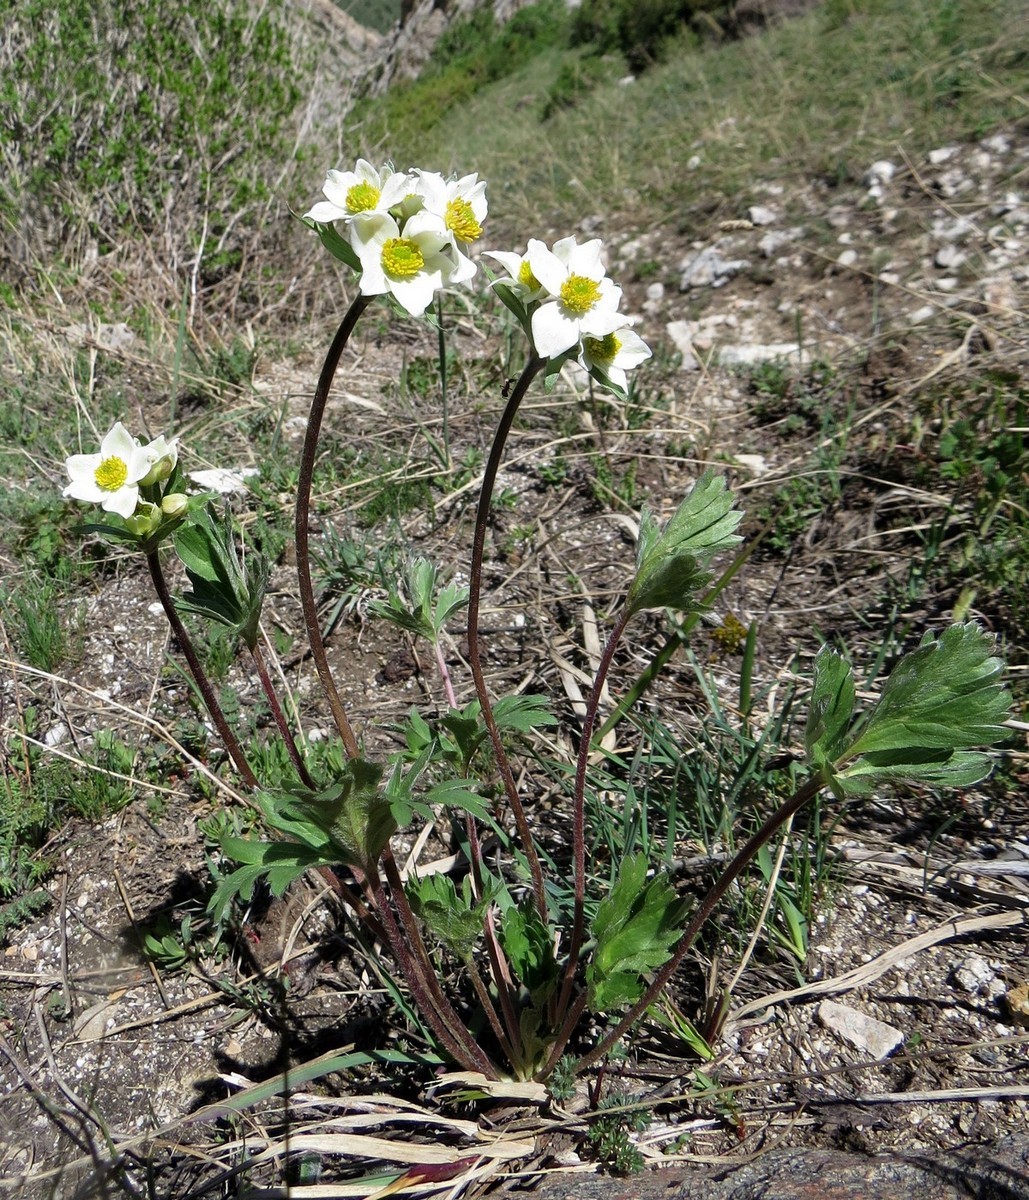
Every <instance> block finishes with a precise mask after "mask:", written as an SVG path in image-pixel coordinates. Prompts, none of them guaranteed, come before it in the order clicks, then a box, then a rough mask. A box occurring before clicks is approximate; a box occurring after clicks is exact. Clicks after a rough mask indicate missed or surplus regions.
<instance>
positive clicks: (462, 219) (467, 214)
mask: <svg viewBox="0 0 1029 1200" xmlns="http://www.w3.org/2000/svg"><path fill="white" fill-rule="evenodd" d="M447 228H448V229H449V230H450V231H451V233H453V235H454V237H456V238H457V240H458V241H459V242H474V241H475V239H476V238H478V237H481V236H482V226H481V225H480V224H479V222H478V221H476V219H475V213H474V212H472V206H471V205H470V204H469V203H468V201H467V200H461V199H457V200H451V201H450V203H449V204H448V205H447Z"/></svg>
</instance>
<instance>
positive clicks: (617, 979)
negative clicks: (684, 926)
mask: <svg viewBox="0 0 1029 1200" xmlns="http://www.w3.org/2000/svg"><path fill="white" fill-rule="evenodd" d="M683 912H684V905H683V903H682V901H680V900H679V898H678V896H676V894H675V891H674V890H673V889H672V887H670V885H669V884H668V882H667V881H666V880H665V879H664V878H662V877H661V876H659V875H655V876H654V878H652V879H651V880H650V881H649V882H647V860H646V857H645V856H644V855H642V854H635V855H632V856H631V857H629V858H627V859H625V860H624V861H623V863H622V866H621V870H620V871H619V875H618V879H617V880H616V882H615V884H614V886H613V887H612V888H611V891H610V893H609V894H608V896H607V898H606V899H605V900H604V901H603V902H602V903H601V905H600V907H599V908H598V910H597V915H596V917H595V919H594V921H593V937H594V939H595V940H596V948H595V949H594V951H593V957H592V958H591V960H590V963H589V966H588V967H587V969H586V985H587V996H588V1004H589V1006H590V1009H591V1010H592V1011H593V1012H610V1011H612V1010H614V1009H617V1008H621V1007H623V1006H624V1005H626V1004H632V1003H633V1002H634V1001H636V1000H638V999H639V997H640V996H641V995H642V994H643V989H644V986H645V983H646V976H647V975H648V974H649V973H651V972H653V971H655V970H656V969H657V968H658V967H660V966H661V965H662V963H665V962H667V961H668V959H669V957H670V956H671V953H672V948H673V946H674V945H675V943H676V942H677V941H678V940H679V934H680V926H681V922H682V916H683Z"/></svg>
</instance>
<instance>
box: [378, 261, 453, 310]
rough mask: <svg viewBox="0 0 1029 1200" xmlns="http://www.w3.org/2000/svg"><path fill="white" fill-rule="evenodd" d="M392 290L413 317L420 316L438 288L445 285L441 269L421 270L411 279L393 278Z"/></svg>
mask: <svg viewBox="0 0 1029 1200" xmlns="http://www.w3.org/2000/svg"><path fill="white" fill-rule="evenodd" d="M390 284H391V287H390V291H391V292H392V293H393V295H394V296H396V298H397V303H398V304H400V305H401V306H402V307H404V308H406V309H407V311H408V312H409V313H410V314H411V316H412V317H420V316H421V315H422V313H424V312H425V310H426V309H427V308H428V306H429V304H430V303H431V301H432V297H433V295H434V294H435V292H436V290H437V289H438V288H441V287H442V286H443V277H442V275H441V274H440V272H439V271H432V272H429V271H419V272H418V274H417V275H413V276H412V277H411V278H410V279H393V280H391V281H390Z"/></svg>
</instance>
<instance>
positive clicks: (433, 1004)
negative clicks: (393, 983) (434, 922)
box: [376, 846, 497, 1079]
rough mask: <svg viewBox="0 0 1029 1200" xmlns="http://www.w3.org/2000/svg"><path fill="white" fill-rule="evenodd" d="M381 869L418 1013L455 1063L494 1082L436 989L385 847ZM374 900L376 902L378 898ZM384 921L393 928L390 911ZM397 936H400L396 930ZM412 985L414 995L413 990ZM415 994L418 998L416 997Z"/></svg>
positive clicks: (480, 1053) (488, 1064)
mask: <svg viewBox="0 0 1029 1200" xmlns="http://www.w3.org/2000/svg"><path fill="white" fill-rule="evenodd" d="M382 865H383V867H384V868H385V870H386V879H387V880H388V881H389V888H390V894H391V896H392V898H393V904H394V906H395V907H396V911H397V914H398V915H399V917H400V925H401V927H402V935H403V937H404V938H405V939H406V940H405V942H404V961H403V962H402V963H401V966H402V968H403V971H404V975H405V978H407V981H408V983H409V984H410V985H411V991H412V992H413V993H414V994H415V999H416V1000H417V1001H418V1007H419V1009H420V1010H421V1012H422V1013H423V1014H424V1015H425V1017H426V1018H427V1019H429V1020H430V1024H432V1027H433V1029H434V1030H435V1031H436V1033H437V1035H440V1029H445V1030H446V1033H447V1039H446V1041H445V1042H444V1044H445V1045H446V1046H447V1049H448V1050H449V1051H450V1053H451V1054H453V1055H454V1057H455V1059H456V1060H457V1061H458V1062H459V1063H461V1064H462V1065H463V1066H468V1067H470V1068H471V1069H472V1070H474V1071H481V1072H482V1073H483V1074H484V1075H485V1076H486V1078H487V1079H496V1078H497V1070H496V1067H494V1066H493V1064H492V1063H491V1062H490V1060H489V1058H488V1056H487V1055H486V1054H485V1053H484V1052H483V1050H482V1049H480V1047H479V1046H478V1044H477V1043H476V1041H475V1039H474V1038H473V1037H472V1035H471V1034H470V1033H469V1032H468V1030H467V1029H466V1028H465V1026H464V1022H463V1021H462V1020H461V1018H460V1017H459V1016H458V1015H457V1013H456V1012H455V1011H454V1006H453V1005H452V1004H451V1003H450V1001H449V1000H448V999H447V997H446V995H445V994H444V992H443V989H442V988H441V987H440V984H439V979H438V977H437V975H436V972H435V970H434V968H433V965H432V963H431V962H430V961H429V956H428V953H427V952H426V950H425V943H424V941H423V940H422V935H421V931H420V930H419V928H418V922H417V921H416V920H415V916H414V913H413V912H412V911H411V906H410V904H409V903H408V900H407V893H406V892H405V891H404V882H403V880H402V879H401V878H400V871H399V869H398V868H397V863H396V859H395V858H394V857H393V852H392V850H390V848H389V847H388V846H387V847H386V850H385V852H384V853H383V856H382ZM380 886H381V885H380ZM376 898H377V899H378V897H376ZM382 899H385V895H383V897H382ZM380 903H381V901H380ZM385 916H386V914H385V913H384V914H383V917H384V918H385ZM388 919H389V921H390V922H392V923H393V924H394V926H396V918H395V917H394V916H393V912H392V910H390V912H389V918H388ZM398 932H400V930H399V929H398ZM416 984H417V988H418V990H417V991H416V988H415V985H416ZM419 991H420V992H421V995H419ZM437 1022H438V1027H437ZM441 1040H442V1038H441Z"/></svg>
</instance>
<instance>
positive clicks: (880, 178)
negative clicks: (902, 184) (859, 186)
mask: <svg viewBox="0 0 1029 1200" xmlns="http://www.w3.org/2000/svg"><path fill="white" fill-rule="evenodd" d="M896 173H897V168H896V167H895V166H894V165H893V163H891V162H890V161H889V159H885V158H883V159H880V160H879V161H878V162H874V163H872V165H871V166H870V167H869V168H868V170H867V171H866V172H865V179H864V183H865V186H866V187H871V186H872V185H873V184H883V183H889V182H890V180H891V179H892V178H893V176H894V175H896Z"/></svg>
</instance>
